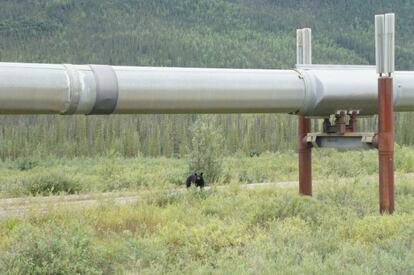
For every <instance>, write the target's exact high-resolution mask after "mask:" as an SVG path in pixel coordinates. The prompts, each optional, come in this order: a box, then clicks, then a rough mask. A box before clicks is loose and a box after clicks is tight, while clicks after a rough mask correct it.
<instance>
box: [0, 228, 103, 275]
mask: <svg viewBox="0 0 414 275" xmlns="http://www.w3.org/2000/svg"><path fill="white" fill-rule="evenodd" d="M96 252H97V251H96V250H95V249H94V248H93V246H92V237H91V235H90V233H89V232H87V231H83V230H80V229H73V230H72V231H67V230H65V229H63V228H62V227H60V226H57V225H49V226H48V227H47V228H45V229H43V230H40V229H39V228H36V227H33V226H28V225H25V226H23V227H21V228H20V229H18V231H17V233H16V236H15V237H14V239H13V240H12V242H11V244H10V245H9V247H8V248H7V250H6V251H3V252H0V273H1V274H101V273H102V272H101V271H100V270H101V269H102V266H101V265H102V263H99V261H100V260H99V259H100V258H101V257H98V255H96V254H97V253H96Z"/></svg>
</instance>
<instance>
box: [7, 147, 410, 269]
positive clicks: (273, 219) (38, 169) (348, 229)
mask: <svg viewBox="0 0 414 275" xmlns="http://www.w3.org/2000/svg"><path fill="white" fill-rule="evenodd" d="M296 157H297V156H296V154H294V153H293V152H286V153H264V154H262V155H261V156H260V157H253V158H250V157H246V156H242V155H239V156H233V157H228V158H226V160H225V167H224V173H223V176H222V178H221V179H220V180H219V182H218V183H215V184H216V185H218V184H220V185H221V184H227V185H228V188H226V189H223V190H220V191H219V190H218V189H216V188H214V187H213V188H212V189H211V190H208V191H207V190H206V191H198V190H195V189H193V190H189V191H188V192H184V193H171V192H170V191H169V190H170V189H171V188H173V187H176V186H177V185H182V184H183V181H184V177H185V175H186V173H187V165H186V160H185V159H166V158H157V159H150V158H134V159H124V158H121V157H118V156H106V157H101V158H94V159H71V160H62V159H49V160H40V159H36V158H31V159H20V160H16V161H6V162H3V163H2V164H1V168H0V178H1V194H2V196H3V197H13V196H25V195H30V194H34V193H38V194H49V193H59V190H60V191H65V190H66V191H67V190H69V192H74V193H89V192H102V191H112V190H116V191H123V190H129V191H130V190H146V191H147V192H143V196H142V199H141V200H139V202H137V203H135V204H132V205H123V206H120V205H116V204H114V203H112V202H105V203H101V204H100V205H99V206H98V207H93V208H88V209H82V210H80V209H78V208H69V207H64V206H62V207H56V208H54V209H50V210H49V211H48V212H47V213H43V214H39V213H28V214H27V215H25V216H21V217H9V218H3V219H1V220H0V273H1V274H75V273H81V274H101V273H104V274H113V273H118V274H125V273H129V274H135V273H139V274H182V273H185V274H211V273H215V274H240V273H243V274H246V273H247V274H298V273H299V274H333V273H335V274H337V273H342V274H412V272H413V270H414V260H413V259H414V184H413V181H414V177H413V176H412V175H409V173H411V172H413V171H414V150H413V149H411V148H407V147H404V148H400V147H398V148H397V153H396V166H397V168H396V169H397V174H398V176H397V181H396V183H397V184H396V209H397V212H396V214H395V215H393V216H388V215H385V216H381V215H379V214H378V194H377V193H378V185H377V177H376V170H377V159H376V152H375V151H366V152H356V153H355V152H354V153H351V152H335V151H325V150H324V151H315V154H314V171H315V178H316V179H317V183H316V184H315V191H314V197H313V198H306V197H301V196H299V195H297V190H296V188H281V187H280V188H279V187H274V188H260V189H255V190H247V189H242V188H240V183H252V182H278V181H288V180H296V177H297V175H296V161H297V159H296ZM341 178H348V180H347V181H346V183H344V182H343V181H341Z"/></svg>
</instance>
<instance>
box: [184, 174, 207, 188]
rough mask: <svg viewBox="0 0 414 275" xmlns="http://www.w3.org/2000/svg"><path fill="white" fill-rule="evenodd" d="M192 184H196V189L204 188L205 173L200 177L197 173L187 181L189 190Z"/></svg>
mask: <svg viewBox="0 0 414 275" xmlns="http://www.w3.org/2000/svg"><path fill="white" fill-rule="evenodd" d="M191 184H195V186H196V187H200V188H203V187H204V185H205V183H204V178H203V173H201V174H200V175H197V173H195V174H194V175H191V176H189V177H188V178H187V180H186V185H187V188H189V187H190V186H191Z"/></svg>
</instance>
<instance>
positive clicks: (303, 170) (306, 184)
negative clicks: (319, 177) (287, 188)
mask: <svg viewBox="0 0 414 275" xmlns="http://www.w3.org/2000/svg"><path fill="white" fill-rule="evenodd" d="M298 124H299V127H298V142H299V144H298V145H299V193H300V194H301V195H305V196H312V149H311V147H310V146H309V145H308V143H307V142H306V135H307V134H308V133H309V132H310V130H311V120H310V119H308V118H306V117H305V116H302V115H300V116H299V118H298Z"/></svg>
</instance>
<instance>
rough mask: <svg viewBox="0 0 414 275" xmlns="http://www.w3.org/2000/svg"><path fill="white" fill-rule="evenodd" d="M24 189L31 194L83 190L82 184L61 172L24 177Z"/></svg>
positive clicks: (69, 192) (73, 192)
mask: <svg viewBox="0 0 414 275" xmlns="http://www.w3.org/2000/svg"><path fill="white" fill-rule="evenodd" d="M23 190H24V192H25V193H26V194H31V195H45V196H46V195H50V194H59V193H65V194H75V193H78V192H79V191H81V190H82V186H81V184H80V183H79V182H78V181H77V180H75V179H73V178H70V177H68V176H66V175H64V174H61V173H46V174H39V175H34V176H31V177H28V178H26V179H23Z"/></svg>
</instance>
